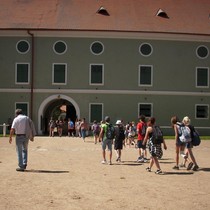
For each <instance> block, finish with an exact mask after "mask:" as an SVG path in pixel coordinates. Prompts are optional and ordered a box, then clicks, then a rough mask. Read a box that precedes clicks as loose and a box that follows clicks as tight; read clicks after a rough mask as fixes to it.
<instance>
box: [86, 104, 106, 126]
mask: <svg viewBox="0 0 210 210" xmlns="http://www.w3.org/2000/svg"><path fill="white" fill-rule="evenodd" d="M91 105H101V106H102V114H101V115H102V116H101V117H102V119H104V104H103V103H89V121H91ZM102 119H101V120H102ZM89 123H92V122H89ZM99 123H100V122H99Z"/></svg>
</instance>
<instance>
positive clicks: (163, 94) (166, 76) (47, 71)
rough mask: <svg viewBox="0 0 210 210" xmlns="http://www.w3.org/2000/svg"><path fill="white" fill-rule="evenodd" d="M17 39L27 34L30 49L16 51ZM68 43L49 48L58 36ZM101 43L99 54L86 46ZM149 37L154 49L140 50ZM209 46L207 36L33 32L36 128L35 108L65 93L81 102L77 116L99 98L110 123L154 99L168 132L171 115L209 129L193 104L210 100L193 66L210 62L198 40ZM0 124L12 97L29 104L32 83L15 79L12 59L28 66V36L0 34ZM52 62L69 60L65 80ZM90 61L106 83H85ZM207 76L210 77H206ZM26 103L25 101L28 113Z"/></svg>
mask: <svg viewBox="0 0 210 210" xmlns="http://www.w3.org/2000/svg"><path fill="white" fill-rule="evenodd" d="M19 40H27V41H28V42H29V43H30V50H29V52H28V53H26V54H20V53H18V52H17V50H16V44H17V42H18V41H19ZM59 40H61V41H63V42H65V43H66V44H67V51H66V53H65V54H62V55H58V54H56V53H55V52H54V51H53V45H54V43H55V42H56V41H59ZM95 41H100V42H101V43H102V44H103V46H104V52H103V53H102V54H101V55H94V54H92V53H91V52H90V46H91V44H92V43H93V42H95ZM142 43H149V44H150V45H151V46H152V50H153V53H152V54H151V55H150V56H142V55H141V54H140V53H139V46H140V45H141V44H142ZM201 45H205V46H206V47H207V48H208V49H210V42H202V41H182V40H180V41H177V40H155V39H154V40H152V39H146V38H145V39H142V38H141V39H116V38H74V37H36V36H35V39H34V103H33V113H32V116H33V119H34V121H35V124H36V127H37V129H39V128H40V123H39V117H40V116H38V112H39V109H40V105H41V104H42V102H43V101H44V100H45V99H46V98H47V97H50V96H52V95H55V97H56V95H59V94H62V95H65V96H67V97H70V98H72V99H73V100H74V101H75V102H76V103H77V104H78V106H79V109H80V116H79V117H85V118H86V119H87V120H88V121H89V120H90V119H89V104H91V103H102V104H103V107H104V110H103V111H104V113H103V116H105V115H110V116H111V118H112V121H113V123H114V122H115V121H116V120H117V119H124V121H125V122H127V121H131V120H134V121H137V118H138V115H139V108H138V105H139V104H140V103H149V104H152V107H153V109H152V115H154V116H155V117H156V118H157V123H158V124H159V125H161V126H162V127H163V129H164V131H165V133H166V134H171V133H172V132H171V128H170V118H171V116H173V115H178V116H179V117H180V118H182V117H184V116H186V115H188V116H189V117H190V118H191V119H192V123H193V124H194V125H195V126H196V127H199V128H200V131H201V132H202V134H203V135H206V134H209V135H210V130H209V129H208V128H209V114H208V117H207V118H206V119H196V116H195V106H196V104H205V105H209V103H210V97H209V96H210V94H209V90H210V87H209V86H208V87H205V88H197V87H196V67H207V68H209V67H210V59H209V55H208V58H206V59H200V58H198V57H197V55H196V49H197V47H198V46H201ZM0 46H1V47H0V72H1V83H0V97H1V98H2V99H3V100H2V101H3V102H2V103H1V107H2V110H1V115H0V124H1V123H3V122H5V121H7V119H8V117H14V110H15V103H17V102H27V103H29V104H30V84H31V83H30V84H26V85H25V84H24V85H19V84H18V85H17V84H15V63H16V62H23V63H24V62H26V63H30V69H31V70H32V60H31V59H32V57H31V53H32V41H31V37H29V36H25V37H14V36H12V37H0ZM53 63H66V64H67V84H66V85H53V84H52V65H53ZM90 64H103V65H104V85H90V84H89V68H90ZM139 65H152V67H153V83H152V86H139V83H138V76H139ZM208 80H209V78H208ZM30 112H31V110H30V105H29V113H30Z"/></svg>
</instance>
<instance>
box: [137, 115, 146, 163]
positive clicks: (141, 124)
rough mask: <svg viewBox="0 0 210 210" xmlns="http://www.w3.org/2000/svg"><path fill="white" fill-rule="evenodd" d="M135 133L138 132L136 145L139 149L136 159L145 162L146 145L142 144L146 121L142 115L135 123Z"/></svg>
mask: <svg viewBox="0 0 210 210" xmlns="http://www.w3.org/2000/svg"><path fill="white" fill-rule="evenodd" d="M137 133H138V141H137V147H138V149H139V157H138V159H137V162H139V163H146V162H147V150H146V145H143V144H142V143H143V140H144V137H145V134H146V122H145V116H144V115H140V117H139V122H138V124H137Z"/></svg>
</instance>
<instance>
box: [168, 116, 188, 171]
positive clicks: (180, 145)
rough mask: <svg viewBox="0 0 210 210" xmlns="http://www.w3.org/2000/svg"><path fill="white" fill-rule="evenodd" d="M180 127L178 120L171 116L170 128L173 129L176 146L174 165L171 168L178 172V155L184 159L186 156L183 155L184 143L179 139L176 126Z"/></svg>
mask: <svg viewBox="0 0 210 210" xmlns="http://www.w3.org/2000/svg"><path fill="white" fill-rule="evenodd" d="M179 125H181V123H180V121H179V118H178V117H177V116H173V117H172V118H171V126H172V128H173V129H174V134H175V145H176V165H175V166H174V167H173V169H175V170H179V155H181V156H182V157H183V158H184V159H187V156H186V155H185V153H184V150H185V143H183V142H181V141H180V139H179V132H178V126H179Z"/></svg>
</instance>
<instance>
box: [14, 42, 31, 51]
mask: <svg viewBox="0 0 210 210" xmlns="http://www.w3.org/2000/svg"><path fill="white" fill-rule="evenodd" d="M20 42H27V43H28V50H27V51H26V52H20V51H19V50H18V44H19V43H20ZM30 47H31V46H30V43H29V42H28V41H27V40H24V39H22V40H19V41H18V42H17V44H16V50H17V52H18V53H20V54H26V53H27V52H29V50H30Z"/></svg>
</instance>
